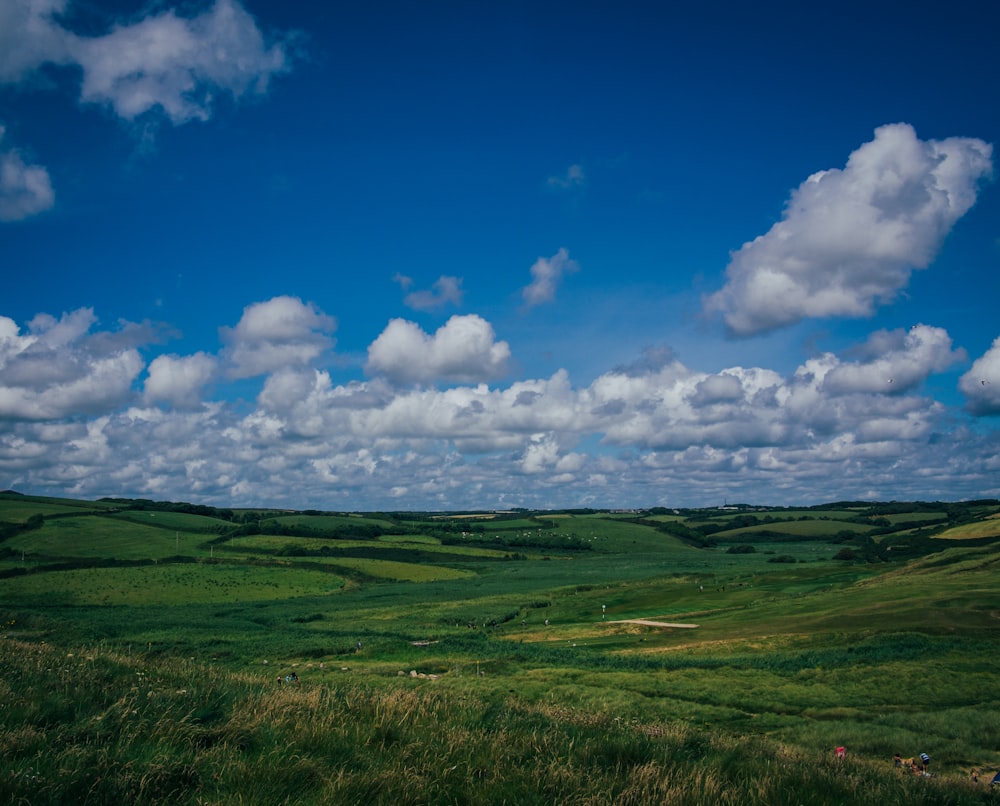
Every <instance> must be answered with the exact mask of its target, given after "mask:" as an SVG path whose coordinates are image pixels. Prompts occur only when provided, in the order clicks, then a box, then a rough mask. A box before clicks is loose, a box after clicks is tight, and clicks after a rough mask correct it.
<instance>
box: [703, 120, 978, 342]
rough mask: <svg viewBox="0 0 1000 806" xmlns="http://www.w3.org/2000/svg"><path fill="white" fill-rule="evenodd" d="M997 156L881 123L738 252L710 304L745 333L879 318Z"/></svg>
mask: <svg viewBox="0 0 1000 806" xmlns="http://www.w3.org/2000/svg"><path fill="white" fill-rule="evenodd" d="M991 156H992V147H991V146H990V145H989V144H988V143H985V142H983V141H982V140H976V139H971V138H959V137H951V138H948V139H946V140H940V141H938V140H927V141H924V140H920V139H918V138H917V136H916V134H915V132H914V130H913V128H912V127H911V126H909V125H907V124H902V123H900V124H894V125H889V126H882V127H880V128H878V129H876V130H875V138H874V140H872V141H871V142H868V143H865V144H863V145H862V146H861V147H859V148H858V149H857V150H856V151H855V152H854V153H852V154H851V156H850V158H849V159H848V161H847V165H846V167H845V168H844V169H843V170H839V169H834V170H829V171H821V172H819V173H816V174H813V175H812V176H810V177H809V178H808V179H807V180H806V181H805V182H803V183H802V184H801V185H800V186H799V187H798V189H796V190H795V191H794V192H793V193H792V196H791V199H790V200H789V202H788V205H787V207H786V208H785V212H784V216H783V218H782V220H781V221H780V222H778V223H777V224H775V225H774V226H773V227H772V228H771V229H770V231H768V232H767V233H766V234H765V235H761V236H759V237H758V238H756V239H755V240H753V241H751V242H749V243H747V244H744V245H743V247H742V248H741V249H739V250H738V251H737V252H735V253H734V254H733V256H732V260H731V261H730V263H729V266H728V268H727V269H726V275H727V281H726V285H725V286H724V287H723V288H722V289H721V290H719V291H717V292H716V293H715V294H712V295H711V296H709V297H707V298H706V299H705V301H704V303H705V309H706V311H707V312H709V313H721V314H722V317H723V319H724V320H725V323H726V325H727V327H728V328H729V330H730V331H731V332H732V333H733V334H735V335H737V336H751V335H754V334H757V333H763V332H766V331H770V330H774V329H776V328H779V327H783V326H786V325H790V324H793V323H795V322H798V321H799V320H801V319H804V318H807V317H831V316H849V317H860V316H869V315H871V314H872V313H873V311H874V308H875V306H876V305H877V304H884V303H886V302H889V301H891V300H892V299H893V298H894V297H895V295H896V294H897V293H898V292H899V291H900V289H902V288H904V287H905V286H906V284H907V282H908V281H909V276H910V273H911V271H912V270H913V269H923V268H926V267H927V266H928V265H929V264H930V262H931V261H932V260H933V259H934V257H935V255H936V254H937V252H938V250H939V248H940V246H941V243H942V241H943V240H944V238H945V236H946V235H947V234H948V232H949V231H950V230H951V228H952V226H953V225H954V223H955V222H956V221H957V220H958V219H959V218H960V217H961V216H962V215H964V214H965V212H966V211H967V210H968V209H969V208H970V207H971V206H972V205H973V204H974V203H975V201H976V195H977V186H978V183H979V181H980V180H982V179H983V178H984V177H986V176H988V175H989V174H990V172H991V169H992V163H991Z"/></svg>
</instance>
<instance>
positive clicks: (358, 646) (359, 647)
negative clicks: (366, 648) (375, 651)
mask: <svg viewBox="0 0 1000 806" xmlns="http://www.w3.org/2000/svg"><path fill="white" fill-rule="evenodd" d="M357 650H358V652H360V651H361V642H360V641H358V643H357Z"/></svg>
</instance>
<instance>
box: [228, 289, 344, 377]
mask: <svg viewBox="0 0 1000 806" xmlns="http://www.w3.org/2000/svg"><path fill="white" fill-rule="evenodd" d="M336 326H337V322H336V320H335V319H334V318H333V317H331V316H327V315H326V314H324V313H323V312H322V311H320V310H319V309H318V308H317V307H316V306H315V305H313V304H312V303H308V304H306V303H304V302H302V300H300V299H298V298H297V297H289V296H280V297H274V298H273V299H270V300H267V301H266V302H257V303H254V304H253V305H248V306H247V307H246V308H244V309H243V315H242V317H240V321H239V322H238V323H237V324H236V327H234V328H227V327H223V328H220V331H219V332H220V336H221V337H222V340H223V342H225V344H226V349H225V350H224V351H223V356H224V359H225V361H226V365H227V366H226V371H227V373H228V374H229V376H230V377H233V378H250V377H253V376H255V375H264V374H266V373H268V372H274V371H276V370H279V369H283V368H286V367H289V366H302V365H305V364H309V363H310V362H312V361H314V360H316V359H317V358H318V357H319V356H320V355H322V354H323V353H324V352H326V351H327V350H330V349H332V348H333V345H334V340H333V339H332V338H331V337H330V334H331V333H332V332H333V331H334V330H335V329H336Z"/></svg>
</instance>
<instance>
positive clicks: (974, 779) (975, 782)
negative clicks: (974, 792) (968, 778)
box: [972, 770, 979, 784]
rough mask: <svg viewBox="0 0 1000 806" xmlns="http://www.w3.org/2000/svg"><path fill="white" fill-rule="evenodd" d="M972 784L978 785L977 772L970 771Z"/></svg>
mask: <svg viewBox="0 0 1000 806" xmlns="http://www.w3.org/2000/svg"><path fill="white" fill-rule="evenodd" d="M972 783H974V784H978V783H979V770H973V771H972Z"/></svg>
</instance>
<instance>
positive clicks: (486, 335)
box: [367, 314, 510, 383]
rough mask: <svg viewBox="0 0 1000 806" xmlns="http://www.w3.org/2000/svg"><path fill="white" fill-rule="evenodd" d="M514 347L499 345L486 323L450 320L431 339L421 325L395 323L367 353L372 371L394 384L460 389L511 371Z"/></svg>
mask: <svg viewBox="0 0 1000 806" xmlns="http://www.w3.org/2000/svg"><path fill="white" fill-rule="evenodd" d="M509 358H510V347H509V346H508V344H507V342H505V341H499V342H498V341H496V334H495V333H494V332H493V326H492V325H491V324H490V323H489V322H487V321H486V320H485V319H483V318H482V317H479V316H476V315H475V314H470V315H468V316H453V317H451V318H450V319H449V320H448V321H447V322H446V323H445V324H444V325H443V326H442V327H441V328H440V329H438V331H437V332H436V333H435V334H434V335H433V336H430V335H428V334H427V333H425V332H424V331H423V330H421V329H420V327H419V325H417V324H415V323H413V322H409V321H406V320H405V319H393V320H392V321H391V322H389V324H388V325H387V326H386V328H385V330H383V331H382V333H381V334H380V335H379V337H378V338H377V339H375V341H374V342H373V343H372V344H371V345H370V346H369V348H368V363H367V369H368V371H369V372H372V373H379V374H382V375H385V376H386V377H387V378H389V379H390V380H392V381H393V382H394V383H430V382H432V381H434V380H444V381H452V382H458V383H466V382H477V381H482V380H489V379H492V378H496V377H499V376H500V375H502V374H503V373H504V372H506V370H507V361H508V359H509Z"/></svg>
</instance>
